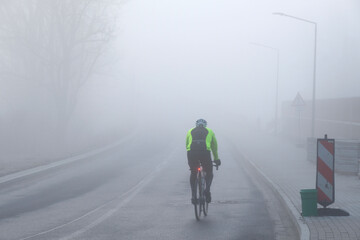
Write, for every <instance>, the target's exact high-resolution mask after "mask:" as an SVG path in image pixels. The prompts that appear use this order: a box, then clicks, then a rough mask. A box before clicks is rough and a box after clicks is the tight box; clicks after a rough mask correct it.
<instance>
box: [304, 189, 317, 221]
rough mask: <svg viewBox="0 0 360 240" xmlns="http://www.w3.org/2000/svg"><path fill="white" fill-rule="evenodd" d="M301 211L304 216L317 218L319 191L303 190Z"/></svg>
mask: <svg viewBox="0 0 360 240" xmlns="http://www.w3.org/2000/svg"><path fill="white" fill-rule="evenodd" d="M300 195H301V210H302V215H303V216H305V217H306V216H317V215H318V213H317V189H301V191H300Z"/></svg>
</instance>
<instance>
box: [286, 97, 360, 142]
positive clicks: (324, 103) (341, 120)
mask: <svg viewBox="0 0 360 240" xmlns="http://www.w3.org/2000/svg"><path fill="white" fill-rule="evenodd" d="M359 109H360V98H342V99H321V100H317V101H316V116H315V117H316V118H315V137H323V136H324V135H325V134H327V135H328V136H329V138H335V139H355V140H357V139H360V110H359ZM281 114H282V116H281V131H282V134H283V135H284V136H287V137H290V138H293V139H300V140H301V141H302V142H306V139H307V138H308V137H311V124H312V122H311V118H312V104H311V101H305V106H304V107H303V108H302V109H301V111H300V112H299V111H296V108H294V107H293V106H292V102H291V101H288V102H283V104H282V109H281Z"/></svg>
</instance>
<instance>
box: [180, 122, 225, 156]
mask: <svg viewBox="0 0 360 240" xmlns="http://www.w3.org/2000/svg"><path fill="white" fill-rule="evenodd" d="M186 150H187V151H190V150H194V151H197V150H198V151H205V150H208V151H212V153H213V156H214V160H217V159H219V156H218V151H217V141H216V137H215V134H214V132H213V131H212V130H211V129H210V128H204V127H195V128H192V129H190V130H189V131H188V133H187V135H186Z"/></svg>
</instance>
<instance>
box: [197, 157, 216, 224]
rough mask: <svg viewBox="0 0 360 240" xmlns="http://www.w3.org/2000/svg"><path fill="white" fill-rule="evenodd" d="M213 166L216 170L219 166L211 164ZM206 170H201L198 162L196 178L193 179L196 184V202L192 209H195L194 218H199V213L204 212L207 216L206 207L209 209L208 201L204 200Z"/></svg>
mask: <svg viewBox="0 0 360 240" xmlns="http://www.w3.org/2000/svg"><path fill="white" fill-rule="evenodd" d="M213 166H214V167H216V170H218V168H219V166H218V165H216V164H213ZM205 176H206V172H205V171H203V167H202V166H201V164H199V167H198V169H197V174H196V179H195V186H196V192H195V198H196V203H195V204H194V210H195V217H196V220H198V221H199V220H200V217H201V213H203V214H204V216H207V214H208V209H209V203H208V202H207V201H206V197H205V192H204V191H205V189H206V181H205Z"/></svg>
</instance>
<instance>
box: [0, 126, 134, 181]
mask: <svg viewBox="0 0 360 240" xmlns="http://www.w3.org/2000/svg"><path fill="white" fill-rule="evenodd" d="M135 134H136V133H133V134H131V135H128V136H126V137H125V138H123V139H121V140H119V141H117V142H115V143H112V144H110V145H107V146H105V147H101V148H98V149H95V150H92V151H89V152H86V153H82V154H79V155H76V156H73V157H69V158H65V159H62V160H58V161H55V162H52V163H48V164H45V165H40V166H37V167H33V168H29V169H26V170H22V171H19V172H15V173H11V174H8V175H5V176H2V177H0V184H3V183H7V182H10V181H13V180H16V179H19V178H22V177H27V176H30V175H32V174H35V173H39V172H43V171H46V170H49V169H52V168H55V167H59V166H63V165H65V164H69V163H73V162H76V161H78V160H81V159H84V158H87V157H91V156H94V155H96V154H99V153H102V152H105V151H107V150H109V149H112V148H115V147H117V146H119V145H120V144H122V143H124V142H125V141H126V140H128V139H129V138H131V137H133V136H134V135H135Z"/></svg>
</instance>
